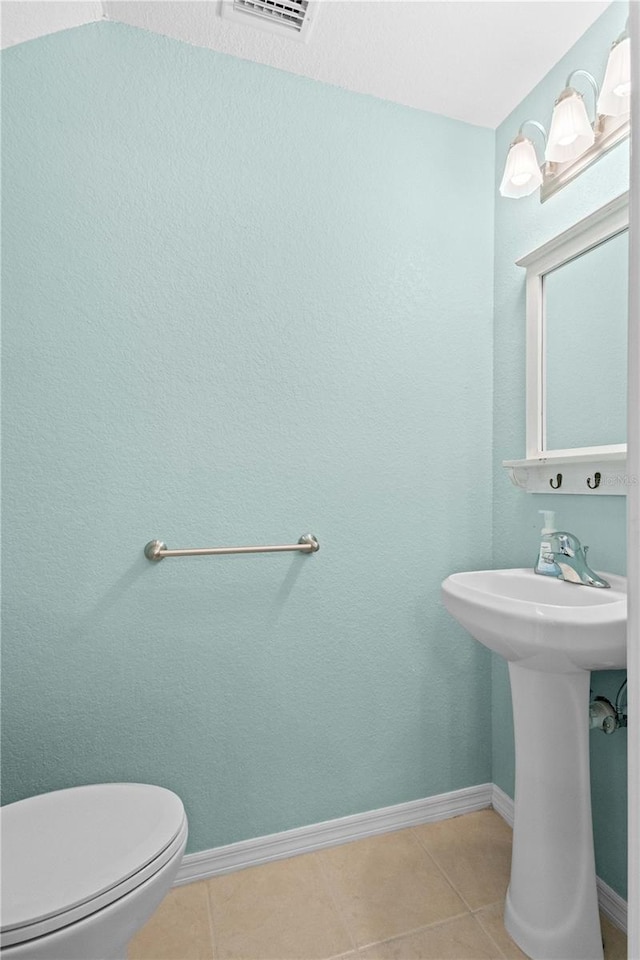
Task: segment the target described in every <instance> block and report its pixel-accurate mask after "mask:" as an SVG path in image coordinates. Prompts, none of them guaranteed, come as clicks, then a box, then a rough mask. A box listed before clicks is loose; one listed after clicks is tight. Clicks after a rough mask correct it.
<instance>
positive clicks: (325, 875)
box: [308, 850, 359, 956]
mask: <svg viewBox="0 0 640 960" xmlns="http://www.w3.org/2000/svg"><path fill="white" fill-rule="evenodd" d="M308 856H314V855H313V854H308ZM314 859H317V862H318V869H319V871H320V876H321V877H322V880H323V882H324V885H325V887H326V889H327V890H328V892H329V897H330V898H331V902H332V904H333V908H334V910H335V911H336V914H337V916H338V919H339V920H340V923H341V924H342V926H343V927H344V929H345V930H346V931H347V936H348V937H349V940H350V941H351V950H352V951H353V950H355V952H356V956H358V955H359V954H358V944H357V943H356V938H355V937H354V935H353V933H352V932H351V925H350V924H349V922H348V921H347V918H346V915H345V913H344V911H343V909H342V906H341V898H340V897H339V896H338V895H337V893H336V891H335V890H334V887H333V883H332V882H331V878H330V876H329V872H328V871H327V870H326V869H325V866H324V863H323V859H324V858H323V856H322V850H317V851H316V854H315V857H314ZM349 952H351V951H347V953H349Z"/></svg>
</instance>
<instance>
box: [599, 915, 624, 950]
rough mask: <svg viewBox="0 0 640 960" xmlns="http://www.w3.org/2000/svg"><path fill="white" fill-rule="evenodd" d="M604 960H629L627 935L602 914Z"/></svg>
mask: <svg viewBox="0 0 640 960" xmlns="http://www.w3.org/2000/svg"><path fill="white" fill-rule="evenodd" d="M600 926H601V928H602V939H603V940H604V960H627V935H626V934H625V933H623V932H622V930H619V929H618V927H616V926H614V925H613V924H612V923H611V921H610V920H607V918H606V917H603V916H602V914H600Z"/></svg>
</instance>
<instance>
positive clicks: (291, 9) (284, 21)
mask: <svg viewBox="0 0 640 960" xmlns="http://www.w3.org/2000/svg"><path fill="white" fill-rule="evenodd" d="M317 2H318V0H222V16H223V17H224V18H225V20H234V21H235V22H236V23H244V24H248V25H251V26H254V27H259V28H260V29H262V30H269V31H270V32H271V33H279V34H280V36H286V37H290V38H291V39H292V40H302V41H303V42H304V43H306V42H307V40H308V39H309V34H310V32H311V25H312V23H313V20H314V15H315V11H316V7H317Z"/></svg>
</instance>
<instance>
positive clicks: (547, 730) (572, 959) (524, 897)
mask: <svg viewBox="0 0 640 960" xmlns="http://www.w3.org/2000/svg"><path fill="white" fill-rule="evenodd" d="M569 669H570V670H571V672H567V673H557V672H556V673H543V672H541V671H538V670H530V669H528V668H527V667H524V666H520V665H519V664H518V663H510V664H509V675H510V678H511V693H512V698H513V716H514V727H515V741H516V791H515V792H516V795H515V815H514V826H513V855H512V861H511V882H510V884H509V890H508V891H507V900H506V906H505V927H506V929H507V930H508V932H509V934H510V935H511V937H512V938H513V939H514V940H515V941H516V943H517V944H519V946H520V947H521V949H522V950H524V952H525V953H526V954H527V955H528V956H529V957H531V958H533V960H602V957H603V952H602V937H601V933H600V918H599V915H598V896H597V890H596V871H595V859H594V853H593V827H592V821H591V785H590V780H589V723H588V719H589V683H590V674H589V672H588V671H587V670H575V668H571V667H569Z"/></svg>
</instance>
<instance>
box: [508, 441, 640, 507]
mask: <svg viewBox="0 0 640 960" xmlns="http://www.w3.org/2000/svg"><path fill="white" fill-rule="evenodd" d="M502 466H503V467H505V468H506V469H507V470H508V471H509V477H510V479H511V482H512V483H513V484H514V485H515V486H516V487H520V488H521V489H522V490H526V491H527V493H582V494H585V495H586V496H603V495H604V496H608V497H618V496H625V495H626V493H627V490H628V487H629V484H630V483H631V482H634V483H637V482H638V478H637V477H635V478H629V477H628V475H627V454H626V451H623V452H615V453H611V452H606V453H605V452H603V453H601V454H597V453H588V454H570V453H561V454H559V455H557V456H554V455H553V454H550V455H549V456H548V457H539V458H535V459H526V460H503V461H502ZM598 475H599V478H598ZM558 484H559V485H558Z"/></svg>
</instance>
